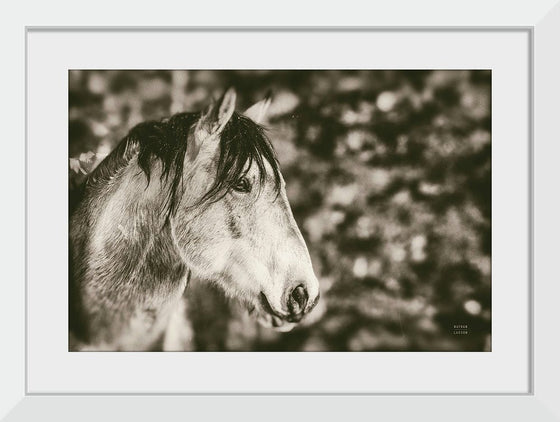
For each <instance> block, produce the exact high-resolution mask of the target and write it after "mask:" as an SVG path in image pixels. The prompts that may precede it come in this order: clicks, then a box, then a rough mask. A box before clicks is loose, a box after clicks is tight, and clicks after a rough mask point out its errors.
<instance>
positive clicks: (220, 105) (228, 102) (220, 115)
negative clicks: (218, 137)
mask: <svg viewBox="0 0 560 422" xmlns="http://www.w3.org/2000/svg"><path fill="white" fill-rule="evenodd" d="M236 97H237V94H236V93H235V90H234V89H233V88H230V89H228V90H227V91H226V92H225V93H224V95H222V98H220V99H219V100H218V102H212V104H210V106H209V107H208V108H207V110H206V111H205V112H204V113H203V114H202V117H201V118H200V120H199V121H198V124H197V129H202V130H204V131H205V132H206V133H207V134H208V135H215V134H218V133H220V132H221V131H222V130H224V127H225V126H226V124H227V122H229V119H231V116H233V112H234V111H235V99H236Z"/></svg>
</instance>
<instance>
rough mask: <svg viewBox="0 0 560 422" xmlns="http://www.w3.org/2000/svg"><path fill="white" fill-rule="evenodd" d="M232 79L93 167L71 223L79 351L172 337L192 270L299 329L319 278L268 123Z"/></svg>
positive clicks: (132, 346) (277, 324)
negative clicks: (239, 100) (241, 98)
mask: <svg viewBox="0 0 560 422" xmlns="http://www.w3.org/2000/svg"><path fill="white" fill-rule="evenodd" d="M235 104H236V92H235V90H234V89H232V88H230V89H228V90H227V91H226V92H225V93H224V94H223V95H222V97H221V98H220V99H219V100H218V101H212V103H211V104H210V105H209V106H208V107H206V109H205V110H203V111H202V112H188V113H186V112H185V113H179V114H176V115H173V116H171V117H169V118H166V119H163V120H160V121H148V122H143V123H140V124H138V125H137V126H135V127H133V128H132V129H131V130H130V132H129V133H128V135H127V136H126V137H125V138H124V139H122V140H121V141H120V142H119V143H118V145H117V146H116V147H115V149H114V150H113V151H112V152H111V153H110V154H109V155H108V156H107V157H106V158H105V159H104V160H103V161H102V162H101V163H100V164H99V165H98V166H97V167H96V168H95V170H93V171H92V172H91V173H90V174H89V175H88V176H87V179H86V180H85V182H84V183H83V185H82V187H81V190H80V194H79V198H78V199H77V200H76V201H74V202H73V204H74V205H73V206H72V210H71V212H70V221H69V267H70V268H69V272H70V276H69V338H70V339H71V340H70V341H69V343H70V345H69V349H70V350H109V351H127V350H128V351H142V350H153V348H154V345H155V344H157V343H158V341H161V338H162V336H163V335H164V334H165V331H166V329H167V326H168V324H169V320H170V316H171V315H172V314H173V311H174V309H175V308H177V306H178V305H179V304H180V303H181V298H182V296H183V294H184V292H185V290H186V288H187V285H188V284H189V280H190V279H191V278H197V279H198V280H204V281H207V282H210V283H214V284H216V285H217V286H219V288H220V289H221V290H222V291H223V292H224V293H225V295H226V296H227V297H230V298H233V299H236V300H238V301H239V302H240V303H241V304H243V306H244V307H245V308H246V309H247V311H249V313H251V314H252V315H254V316H255V318H256V319H257V321H258V322H259V323H260V324H262V325H264V326H266V327H270V328H272V329H275V330H277V331H281V332H285V331H289V330H291V329H292V328H293V327H294V326H295V325H296V324H297V323H298V322H300V321H301V320H302V318H303V317H304V316H305V315H307V314H308V313H309V312H310V311H311V310H312V309H313V308H314V306H315V305H316V304H317V302H318V300H319V283H318V280H317V277H316V276H315V274H314V271H313V267H312V264H311V259H310V256H309V252H308V249H307V246H306V244H305V241H304V239H303V236H302V234H301V232H300V230H299V228H298V226H297V223H296V221H295V219H294V217H293V214H292V211H291V208H290V205H289V203H288V199H287V196H286V187H285V181H284V179H283V177H282V174H281V172H280V166H279V162H278V159H277V157H276V154H275V152H274V149H273V146H272V143H271V141H270V140H269V138H268V136H267V134H266V131H265V129H264V127H263V126H261V125H260V121H261V119H262V117H263V114H264V113H265V112H266V111H265V110H266V108H267V106H268V104H270V100H269V99H265V100H263V101H260V102H259V103H257V104H255V105H253V106H252V107H250V108H249V109H248V110H247V111H245V113H238V112H236V111H235Z"/></svg>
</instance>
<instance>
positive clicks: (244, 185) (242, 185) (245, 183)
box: [233, 177, 251, 193]
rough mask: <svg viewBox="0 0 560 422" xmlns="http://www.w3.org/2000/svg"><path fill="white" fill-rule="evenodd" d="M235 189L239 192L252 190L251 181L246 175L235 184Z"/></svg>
mask: <svg viewBox="0 0 560 422" xmlns="http://www.w3.org/2000/svg"><path fill="white" fill-rule="evenodd" d="M233 189H234V190H235V191H237V192H243V193H249V192H251V183H250V182H249V180H248V179H247V178H246V177H242V178H241V179H239V181H238V182H237V183H236V184H235V186H234V187H233Z"/></svg>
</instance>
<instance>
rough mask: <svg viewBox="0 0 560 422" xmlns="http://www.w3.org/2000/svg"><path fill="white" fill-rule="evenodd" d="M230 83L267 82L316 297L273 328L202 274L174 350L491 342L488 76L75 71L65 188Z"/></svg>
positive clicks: (251, 93) (257, 93)
mask: <svg viewBox="0 0 560 422" xmlns="http://www.w3.org/2000/svg"><path fill="white" fill-rule="evenodd" d="M230 86H233V87H235V88H236V89H237V92H238V109H239V110H244V109H245V108H248V107H249V106H250V105H252V104H253V103H255V102H257V101H259V100H261V99H262V98H264V96H265V95H266V94H267V93H268V92H269V91H271V92H272V95H273V102H272V105H271V107H270V110H269V116H268V117H269V120H268V123H267V126H268V129H269V136H270V138H271V140H272V142H273V144H274V146H275V149H276V151H277V154H278V157H279V161H280V164H281V167H282V173H283V175H284V178H285V179H286V183H287V193H288V197H289V200H290V203H291V206H292V209H293V212H294V215H295V218H296V220H297V222H298V224H299V226H300V228H301V230H302V233H303V235H304V237H305V239H306V241H307V244H308V247H309V251H310V254H311V257H312V261H313V265H314V268H315V272H316V274H317V276H318V278H319V280H320V283H321V291H322V298H321V301H320V303H319V305H318V307H317V308H316V310H315V311H314V312H312V313H311V314H310V315H309V316H308V317H307V318H306V319H305V320H304V321H303V322H302V323H301V324H300V326H298V327H296V328H295V329H294V330H293V331H292V332H290V333H277V332H274V331H272V330H270V329H266V328H263V327H260V326H259V325H258V324H257V323H256V322H254V321H253V319H252V318H251V317H249V316H248V315H246V311H244V310H243V309H241V308H240V306H239V305H238V304H236V303H233V302H231V301H230V300H227V299H225V298H224V296H223V294H222V293H221V292H220V291H218V290H216V289H215V288H213V287H212V286H209V285H208V284H206V283H197V282H194V283H192V285H191V286H190V287H189V288H188V291H187V296H186V297H187V299H186V306H185V312H184V316H185V318H184V321H181V326H182V333H179V334H177V336H178V338H176V339H171V340H169V339H166V341H168V340H169V341H171V342H172V345H171V348H176V349H185V350H205V351H211V350H291V351H347V350H349V351H436V350H450V351H471V350H472V351H483V350H490V347H491V341H490V333H491V282H490V281H491V260H490V253H491V230H490V228H491V226H490V222H491V142H490V141H491V73H490V72H489V71H480V70H475V71H456V70H453V71H439V70H438V71H425V70H422V71H420V70H418V71H408V70H407V71H390V70H380V71H370V70H360V71H346V70H345V71H330V70H329V71H323V70H321V71H270V70H254V71H249V70H239V71H204V70H203V71H151V70H150V71H117V70H111V71H90V70H88V71H79V70H73V71H70V72H69V154H70V165H69V188H70V191H72V189H74V188H75V187H76V186H77V185H78V184H79V183H81V182H82V181H83V179H84V176H85V175H86V174H87V173H88V172H89V171H91V170H92V169H93V168H94V167H95V166H96V165H97V164H98V163H99V162H100V161H101V160H102V159H103V158H104V157H105V156H106V155H107V154H108V153H109V152H110V151H111V150H112V149H113V148H114V147H115V145H116V144H117V143H118V142H119V140H120V139H122V138H123V137H124V136H125V135H126V133H127V132H128V131H129V130H130V129H131V128H132V127H133V126H134V125H136V124H137V123H140V122H142V121H144V120H153V119H161V118H163V117H167V116H169V115H171V114H174V113H177V112H182V111H198V110H200V109H201V108H202V107H203V106H204V105H206V104H207V102H208V99H209V98H210V97H211V96H214V97H215V98H217V97H219V96H220V95H221V94H222V93H223V91H224V90H225V89H226V88H228V87H230ZM457 325H461V326H466V327H467V328H466V329H465V328H461V329H459V330H457V328H456V326H457ZM465 331H466V332H465Z"/></svg>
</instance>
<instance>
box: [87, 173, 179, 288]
mask: <svg viewBox="0 0 560 422" xmlns="http://www.w3.org/2000/svg"><path fill="white" fill-rule="evenodd" d="M156 170H157V169H156ZM139 172H140V169H139V167H138V166H134V165H131V166H129V169H127V171H126V172H124V173H123V174H122V176H121V177H120V178H119V179H118V180H115V186H113V187H111V188H110V191H111V192H109V194H108V195H105V197H104V198H102V200H100V201H99V204H98V207H97V210H96V211H97V213H98V218H97V221H96V224H94V227H93V229H92V230H93V234H92V242H91V243H92V245H91V249H92V252H93V254H92V258H90V264H91V265H90V267H92V271H93V273H94V276H95V277H97V278H103V279H104V280H103V281H102V282H103V283H105V282H107V283H110V284H111V285H113V284H115V285H117V286H119V288H122V289H124V290H127V291H138V292H142V294H144V295H148V294H150V293H152V294H157V293H165V292H166V291H168V290H170V289H173V288H174V285H175V284H177V283H179V282H180V281H181V279H182V278H184V276H185V274H186V267H185V265H184V264H183V262H182V260H181V258H180V255H179V252H178V250H177V247H176V245H175V242H174V241H173V237H172V232H171V227H170V225H169V223H168V222H167V220H166V213H165V212H164V209H163V204H164V202H165V200H164V198H163V194H162V192H164V191H165V189H164V188H165V187H164V186H162V182H161V181H160V177H159V174H158V173H157V171H155V172H154V173H153V174H152V175H151V178H150V183H149V184H147V180H146V178H145V177H144V175H143V174H141V173H140V174H139ZM96 211H93V212H96ZM107 278H108V280H105V279H107ZM100 281H101V280H100ZM125 297H126V296H125Z"/></svg>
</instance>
